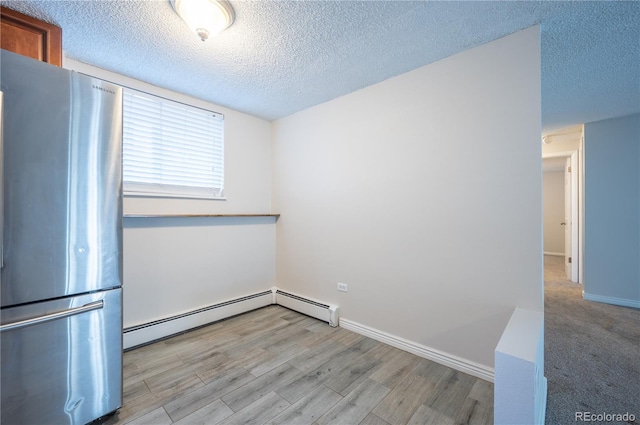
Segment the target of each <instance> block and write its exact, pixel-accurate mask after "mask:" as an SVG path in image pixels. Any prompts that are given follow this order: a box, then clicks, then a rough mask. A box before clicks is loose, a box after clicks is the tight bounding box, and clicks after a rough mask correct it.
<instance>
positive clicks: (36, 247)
mask: <svg viewBox="0 0 640 425" xmlns="http://www.w3.org/2000/svg"><path fill="white" fill-rule="evenodd" d="M0 77H1V90H2V95H1V97H2V98H1V102H2V103H1V105H2V106H1V112H2V121H1V127H2V144H1V145H0V146H1V147H2V153H3V155H2V168H3V170H2V173H1V174H0V175H1V176H2V185H0V187H2V196H1V197H0V199H1V200H2V204H3V205H2V211H3V214H2V226H0V228H1V229H2V235H1V237H2V264H1V275H0V279H1V280H0V286H1V298H0V300H1V304H2V305H1V310H0V311H1V317H0V337H1V341H0V343H1V351H2V353H1V354H2V357H1V361H2V370H1V381H2V387H1V388H0V390H1V397H2V400H1V405H0V411H1V420H0V422H1V423H2V424H3V425H7V424H29V425H31V424H85V423H87V422H91V421H92V420H94V419H97V418H99V417H101V416H103V415H106V414H109V413H111V412H113V411H115V410H116V409H118V408H119V407H120V406H121V404H122V288H121V284H122V196H121V193H122V189H121V188H122V177H121V150H122V149H121V145H122V106H121V105H122V93H121V88H119V87H117V86H115V85H113V84H110V83H106V82H103V81H101V80H98V79H94V78H91V77H88V76H85V75H82V74H78V73H75V72H70V71H68V70H65V69H62V68H58V67H55V66H51V65H48V64H45V63H42V62H38V61H35V60H33V59H28V58H25V57H23V56H19V55H17V54H14V53H11V52H7V51H5V50H2V52H1V56H0Z"/></svg>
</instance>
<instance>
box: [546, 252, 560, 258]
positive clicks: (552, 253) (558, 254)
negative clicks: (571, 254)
mask: <svg viewBox="0 0 640 425" xmlns="http://www.w3.org/2000/svg"><path fill="white" fill-rule="evenodd" d="M544 255H554V256H556V257H564V252H551V251H545V252H544Z"/></svg>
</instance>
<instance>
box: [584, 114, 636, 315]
mask: <svg viewBox="0 0 640 425" xmlns="http://www.w3.org/2000/svg"><path fill="white" fill-rule="evenodd" d="M639 169H640V114H635V115H630V116H627V117H620V118H614V119H609V120H604V121H598V122H593V123H588V124H586V125H585V251H584V253H585V261H584V267H585V272H584V291H585V298H586V299H593V300H596V301H603V302H611V303H614V304H623V305H634V306H637V307H640V267H639V263H640V205H639V203H640V201H639V199H640V172H639V171H638V170H639Z"/></svg>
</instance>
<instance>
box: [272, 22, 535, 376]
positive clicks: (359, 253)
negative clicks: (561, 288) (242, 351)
mask: <svg viewBox="0 0 640 425" xmlns="http://www.w3.org/2000/svg"><path fill="white" fill-rule="evenodd" d="M514 135H515V136H517V137H515V136H514ZM272 137H273V148H272V152H273V164H272V170H273V182H274V183H273V207H274V210H276V211H278V212H280V213H282V217H281V219H280V220H279V222H278V225H277V230H276V232H277V236H276V244H277V251H276V258H277V267H276V270H277V271H276V273H277V274H276V276H277V278H276V282H277V285H278V286H279V287H282V288H283V289H285V290H290V291H292V292H294V293H300V294H304V295H306V296H309V297H313V298H317V299H319V300H323V301H325V302H332V303H335V304H338V305H339V306H340V309H341V323H343V320H345V321H346V320H349V321H350V322H351V323H357V324H358V325H361V328H366V329H368V330H371V331H372V332H377V333H378V334H384V335H385V336H392V337H393V338H398V339H402V341H410V343H411V344H414V345H415V346H417V347H419V348H421V349H423V348H424V350H425V351H438V352H439V353H445V354H443V355H448V356H452V357H455V358H456V359H463V361H466V362H470V363H474V364H476V365H480V366H484V367H486V368H493V363H494V361H493V358H494V349H495V347H496V344H497V342H498V340H499V338H500V336H501V335H502V332H503V330H504V328H505V326H506V324H507V322H508V320H509V318H510V316H511V313H512V312H513V309H514V308H515V307H523V308H526V309H531V310H538V311H541V310H542V307H543V306H542V207H541V205H542V193H541V192H542V189H541V186H542V176H541V166H542V159H541V148H540V47H539V32H538V28H530V29H528V30H525V31H522V32H519V33H516V34H513V35H511V36H508V37H505V38H502V39H500V40H497V41H494V42H492V43H488V44H485V45H483V46H480V47H477V48H475V49H471V50H468V51H466V52H463V53H460V54H458V55H455V56H452V57H449V58H447V59H444V60H442V61H439V62H436V63H433V64H431V65H427V66H425V67H422V68H418V69H416V70H414V71H411V72H408V73H406V74H403V75H400V76H397V77H395V78H391V79H389V80H386V81H383V82H381V83H379V84H376V85H373V86H370V87H366V88H364V89H362V90H359V91H357V92H354V93H351V94H349V95H346V96H343V97H340V98H337V99H334V100H331V101H329V102H326V103H324V104H321V105H318V106H316V107H313V108H310V109H307V110H305V111H302V112H299V113H297V114H294V115H291V116H289V117H286V118H283V119H280V120H277V121H275V122H274V123H273V133H272ZM337 282H344V283H348V284H349V292H348V293H343V292H337V290H336V283H337ZM536 335H537V334H536Z"/></svg>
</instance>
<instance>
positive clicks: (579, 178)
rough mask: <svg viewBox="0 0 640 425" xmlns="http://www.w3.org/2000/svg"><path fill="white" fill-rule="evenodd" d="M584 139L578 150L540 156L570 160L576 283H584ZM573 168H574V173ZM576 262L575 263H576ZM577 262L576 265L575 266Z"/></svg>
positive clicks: (572, 256)
mask: <svg viewBox="0 0 640 425" xmlns="http://www.w3.org/2000/svg"><path fill="white" fill-rule="evenodd" d="M583 142H584V137H583V138H582V139H581V141H580V149H575V150H571V151H562V152H553V153H545V154H542V159H545V158H572V160H571V164H572V165H571V166H572V170H571V171H572V174H571V196H572V198H573V199H572V204H573V205H577V208H576V209H573V208H572V212H571V215H572V217H573V219H576V218H577V225H576V226H571V241H572V243H571V248H572V249H571V258H572V268H573V269H574V270H573V271H572V274H574V272H575V273H576V274H577V282H578V283H583V281H584V279H583V278H584V249H583V248H584V168H583V162H582V161H583V158H582V146H583V145H582V144H583ZM573 167H576V170H575V172H574V170H573ZM576 260H577V261H576ZM576 262H577V264H575V263H576Z"/></svg>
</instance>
